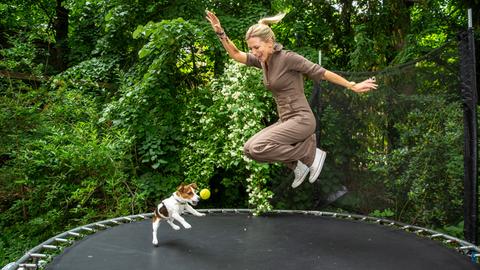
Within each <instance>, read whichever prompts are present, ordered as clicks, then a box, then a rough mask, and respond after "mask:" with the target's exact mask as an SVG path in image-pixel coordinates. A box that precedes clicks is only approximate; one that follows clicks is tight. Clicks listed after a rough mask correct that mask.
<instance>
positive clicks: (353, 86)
mask: <svg viewBox="0 0 480 270" xmlns="http://www.w3.org/2000/svg"><path fill="white" fill-rule="evenodd" d="M323 78H324V79H325V80H327V81H329V82H332V83H334V84H338V85H340V86H343V87H345V88H348V89H350V90H352V91H354V92H357V93H363V92H367V91H370V90H372V89H377V86H378V85H377V84H376V82H375V77H372V78H369V79H366V80H364V81H363V82H360V83H355V82H349V81H348V80H346V79H345V78H343V77H342V76H340V75H338V74H336V73H334V72H331V71H329V70H327V71H325V74H323Z"/></svg>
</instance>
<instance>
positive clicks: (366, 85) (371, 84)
mask: <svg viewBox="0 0 480 270" xmlns="http://www.w3.org/2000/svg"><path fill="white" fill-rule="evenodd" d="M377 87H378V84H377V83H376V80H375V77H372V78H368V79H366V80H365V81H363V82H360V83H357V84H355V85H354V86H352V87H350V89H351V90H352V91H353V92H356V93H363V92H368V91H370V90H372V89H377Z"/></svg>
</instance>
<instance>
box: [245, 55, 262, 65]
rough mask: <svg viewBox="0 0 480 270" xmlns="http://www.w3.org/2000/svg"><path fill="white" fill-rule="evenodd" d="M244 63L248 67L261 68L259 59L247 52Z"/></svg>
mask: <svg viewBox="0 0 480 270" xmlns="http://www.w3.org/2000/svg"><path fill="white" fill-rule="evenodd" d="M245 65H247V66H250V67H256V68H262V64H261V63H260V60H258V58H257V57H255V56H254V55H253V54H251V53H247V63H245Z"/></svg>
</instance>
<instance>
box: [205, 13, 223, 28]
mask: <svg viewBox="0 0 480 270" xmlns="http://www.w3.org/2000/svg"><path fill="white" fill-rule="evenodd" d="M205 12H206V13H207V17H206V18H207V20H208V21H209V22H210V24H211V25H212V28H213V30H214V31H215V32H216V33H222V32H223V28H222V25H221V24H220V20H219V19H218V18H217V16H216V15H215V14H214V13H213V12H211V11H209V10H205Z"/></svg>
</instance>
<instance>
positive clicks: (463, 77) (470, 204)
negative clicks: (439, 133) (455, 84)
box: [459, 27, 478, 245]
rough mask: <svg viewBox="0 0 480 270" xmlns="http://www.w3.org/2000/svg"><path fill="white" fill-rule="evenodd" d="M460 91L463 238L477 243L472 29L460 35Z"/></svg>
mask: <svg viewBox="0 0 480 270" xmlns="http://www.w3.org/2000/svg"><path fill="white" fill-rule="evenodd" d="M459 38H460V42H459V51H460V91H461V94H462V99H463V116H464V236H465V239H466V240H467V241H469V242H471V243H473V244H475V245H476V244H477V219H478V218H477V211H478V205H477V193H478V190H477V111H476V103H477V87H476V71H475V40H474V34H473V28H472V27H469V28H468V30H467V31H465V32H462V33H461V34H460V36H459Z"/></svg>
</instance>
